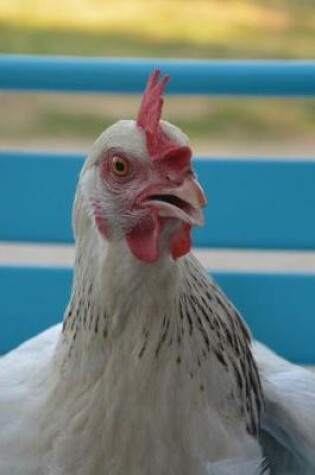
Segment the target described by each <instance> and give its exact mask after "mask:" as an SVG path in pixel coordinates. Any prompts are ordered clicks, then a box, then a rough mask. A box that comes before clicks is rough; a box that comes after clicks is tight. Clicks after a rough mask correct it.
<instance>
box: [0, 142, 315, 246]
mask: <svg viewBox="0 0 315 475" xmlns="http://www.w3.org/2000/svg"><path fill="white" fill-rule="evenodd" d="M83 160H84V157H83V156H81V155H55V154H47V153H44V152H43V153H32V152H29V153H26V152H12V151H2V152H0V202H1V203H2V205H1V211H0V240H2V241H12V240H15V241H34V242H42V241H43V242H71V241H72V231H71V225H70V221H71V206H72V200H73V196H74V190H75V184H76V181H77V178H78V175H79V171H80V168H81V166H82V163H83ZM195 168H196V170H197V173H198V175H199V179H200V181H201V183H202V185H203V187H204V189H205V191H206V194H207V197H208V206H207V208H206V210H205V216H206V224H205V227H204V228H202V229H198V230H196V232H194V244H195V245H196V246H203V247H223V248H224V247H225V248H253V249H255V248H256V249H257V248H261V249H304V250H313V249H315V220H314V209H315V193H314V183H315V161H302V160H300V161H298V160H297V161H292V160H289V161H286V160H275V161H271V160H268V161H264V160H259V159H244V160H228V159H224V158H213V159H211V160H205V159H196V160H195Z"/></svg>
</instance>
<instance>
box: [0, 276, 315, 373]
mask: <svg viewBox="0 0 315 475" xmlns="http://www.w3.org/2000/svg"><path fill="white" fill-rule="evenodd" d="M214 276H215V278H216V279H217V281H218V282H219V283H220V285H221V286H222V287H223V289H224V290H225V291H226V292H227V294H228V295H229V297H230V298H231V299H232V301H233V302H234V303H235V304H236V306H237V307H238V308H239V309H240V311H241V312H242V314H243V316H244V318H245V319H246V321H247V322H248V324H249V326H250V328H251V330H252V331H253V333H254V335H255V337H256V338H258V339H259V340H261V341H263V342H265V343H267V344H268V345H270V346H271V347H272V348H274V349H275V350H277V351H279V352H280V353H281V354H282V355H284V356H286V357H288V358H290V359H292V360H293V361H297V362H301V363H306V364H308V363H313V364H314V363H315V346H314V335H315V318H314V295H315V274H291V275H288V274H280V273H279V274H268V273H252V272H247V273H237V272H233V273H229V272H215V273H214ZM71 277H72V271H71V269H69V268H59V269H57V268H43V267H42V268H33V267H0V288H1V315H0V319H1V333H0V352H1V353H3V352H6V351H8V350H9V349H12V348H14V347H15V346H16V345H17V344H19V343H21V342H22V341H24V340H26V339H28V338H30V337H31V336H33V335H35V334H37V333H38V332H40V331H42V330H44V329H45V328H47V327H49V326H50V325H52V324H54V323H56V322H58V321H60V320H61V319H62V317H63V313H64V310H65V307H66V304H67V301H68V298H69V295H70V286H71Z"/></svg>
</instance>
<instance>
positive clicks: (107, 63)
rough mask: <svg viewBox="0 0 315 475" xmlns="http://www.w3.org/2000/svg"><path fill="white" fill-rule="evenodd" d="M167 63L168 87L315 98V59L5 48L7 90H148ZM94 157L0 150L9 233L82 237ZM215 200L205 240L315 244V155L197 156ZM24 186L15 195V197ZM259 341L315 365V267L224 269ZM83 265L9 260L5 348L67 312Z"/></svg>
mask: <svg viewBox="0 0 315 475" xmlns="http://www.w3.org/2000/svg"><path fill="white" fill-rule="evenodd" d="M156 67H159V68H160V69H162V71H165V72H167V73H169V74H171V75H172V81H171V82H170V85H169V88H168V89H167V93H170V94H223V95H259V96H261V95H271V96H279V95H281V96H283V95H289V96H313V95H315V62H299V61H292V62H273V61H269V62H268V61H262V62H258V61H255V62H254V61H253V62H246V61H245V62H237V61H221V62H220V61H159V60H151V61H136V60H96V59H95V60H92V59H90V60H88V59H70V58H46V57H41V58H37V57H27V56H26V57H24V56H23V57H16V56H6V55H4V56H2V57H1V56H0V89H6V90H8V89H13V90H37V91H39V90H41V91H42V90H44V91H68V92H96V91H97V92H115V93H117V92H119V93H126V94H127V93H135V92H141V91H142V89H143V85H144V83H145V80H146V77H147V75H148V74H149V73H150V72H151V70H152V69H153V68H156ZM83 160H84V157H83V156H81V155H73V154H72V155H71V154H54V153H48V152H26V151H22V152H17V151H10V150H2V151H0V200H1V201H0V202H1V203H2V207H1V211H0V241H1V240H2V241H23V242H25V241H28V242H37V243H38V242H46V243H65V242H66V243H68V242H72V231H71V225H70V222H71V206H72V200H73V195H74V190H75V186H76V181H77V178H78V174H79V171H80V168H81V166H82V163H83ZM195 167H196V169H197V173H198V175H199V178H200V181H201V183H202V185H203V187H204V189H205V191H206V194H207V196H208V202H209V205H208V207H207V209H206V213H205V214H206V225H205V227H204V228H203V229H200V230H197V231H196V232H195V233H194V244H195V246H199V247H212V248H213V247H218V248H243V249H279V250H281V249H286V250H291V249H292V250H315V220H314V210H315V193H314V188H315V162H314V161H305V160H302V159H298V158H297V159H296V160H292V159H290V160H285V159H280V158H278V159H275V160H264V159H263V157H260V158H257V157H256V158H244V159H233V160H231V159H229V158H228V157H227V158H216V157H208V158H205V157H202V158H201V157H199V158H198V157H196V159H195ZM12 190H14V193H12ZM215 277H216V278H217V280H218V281H219V283H220V284H221V285H222V287H223V288H224V290H225V291H226V292H227V293H228V294H229V296H230V297H231V298H232V300H233V301H234V302H235V303H236V305H237V306H238V307H239V309H240V310H241V312H242V313H243V315H244V317H245V319H246V320H247V321H248V323H249V325H250V327H251V329H252V331H253V333H254V335H255V337H257V338H259V339H261V340H262V341H265V342H266V343H268V344H269V345H271V346H272V347H273V348H275V349H276V350H278V351H280V352H281V353H282V354H284V355H285V356H287V357H289V358H291V359H293V360H295V361H300V362H303V363H315V345H314V343H313V340H314V336H315V318H314V317H315V310H314V308H313V299H314V296H315V273H314V274H313V273H300V274H296V273H290V274H284V273H280V272H279V273H266V272H264V273H262V272H256V273H255V272H250V273H249V272H241V271H240V272H235V271H234V272H216V273H215ZM70 285H71V269H66V268H54V267H31V266H28V267H23V266H10V267H9V266H4V265H2V266H0V288H1V314H0V318H1V329H2V331H1V335H0V352H5V351H7V350H9V349H11V348H13V347H14V346H15V345H16V344H18V343H20V342H21V341H23V340H24V339H26V338H28V337H30V336H32V335H34V334H36V333H37V332H39V331H40V330H42V329H44V328H46V327H47V326H48V325H51V324H53V323H55V322H56V321H59V320H61V318H62V315H63V311H64V309H65V306H66V302H67V299H68V297H69V291H70Z"/></svg>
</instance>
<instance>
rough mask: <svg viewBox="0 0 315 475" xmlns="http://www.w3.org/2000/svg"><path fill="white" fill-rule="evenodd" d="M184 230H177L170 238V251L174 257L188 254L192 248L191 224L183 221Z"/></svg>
mask: <svg viewBox="0 0 315 475" xmlns="http://www.w3.org/2000/svg"><path fill="white" fill-rule="evenodd" d="M181 226H182V230H181V231H177V232H176V234H175V235H174V236H173V237H172V238H171V240H170V252H171V256H172V258H173V259H178V258H179V257H181V256H184V255H185V254H187V252H189V251H190V249H191V236H190V232H191V225H190V224H188V223H181Z"/></svg>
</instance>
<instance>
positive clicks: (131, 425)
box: [0, 81, 315, 475]
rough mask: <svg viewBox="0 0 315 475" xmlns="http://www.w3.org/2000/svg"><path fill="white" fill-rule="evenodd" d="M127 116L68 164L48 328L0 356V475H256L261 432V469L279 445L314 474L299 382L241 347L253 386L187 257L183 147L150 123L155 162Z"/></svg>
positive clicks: (314, 437) (192, 219)
mask: <svg viewBox="0 0 315 475" xmlns="http://www.w3.org/2000/svg"><path fill="white" fill-rule="evenodd" d="M153 82H154V81H153ZM160 106H161V105H160ZM158 118H159V117H158ZM140 122H141V121H140V120H138V122H137V123H135V122H134V121H121V122H119V123H117V124H115V125H114V126H113V127H111V128H109V129H108V130H107V131H105V132H104V133H103V134H102V136H101V137H100V138H99V139H98V140H97V142H96V144H95V146H94V147H93V149H92V151H91V154H90V155H89V157H88V159H87V161H86V163H85V165H84V168H83V170H82V173H81V176H80V180H79V185H78V189H77V193H76V198H75V205H74V215H73V216H74V230H75V237H76V260H75V270H74V282H73V289H72V295H71V299H70V302H69V306H68V308H67V311H66V314H65V319H64V323H63V326H62V327H61V326H59V325H57V326H56V327H53V328H51V329H49V330H47V331H46V332H44V333H43V334H41V335H39V336H37V337H35V338H34V339H32V340H30V341H29V342H27V343H25V344H24V345H22V346H21V347H19V348H18V349H17V350H15V351H13V352H12V353H9V354H8V355H7V356H5V357H3V358H2V360H1V362H0V387H1V391H0V473H1V475H61V474H62V475H127V474H128V475H141V474H145V475H148V474H152V475H162V474H163V475H164V474H165V475H175V474H176V475H178V474H181V475H185V474H187V475H232V474H233V475H238V474H240V475H241V474H242V475H260V474H262V473H267V465H266V463H265V461H264V451H263V447H262V445H261V444H262V441H261V439H260V431H261V428H262V429H263V430H264V431H265V432H266V433H268V434H269V435H268V436H266V437H267V438H268V440H267V441H266V448H267V449H268V448H269V449H270V447H271V449H272V450H273V453H272V456H274V457H276V458H277V457H278V459H277V460H276V459H275V460H271V466H272V465H273V464H275V467H276V470H274V471H272V472H271V473H275V474H277V475H278V474H282V473H283V471H282V467H281V466H280V465H281V463H282V459H281V460H280V459H279V453H280V451H281V450H282V449H280V445H279V443H282V444H283V445H284V446H285V447H286V449H284V452H281V454H282V455H283V454H285V456H286V457H287V460H289V462H285V463H292V464H293V465H294V464H296V461H294V458H295V459H296V460H297V459H298V460H299V462H301V463H302V466H304V468H301V469H300V468H299V470H302V471H300V474H301V475H302V474H303V475H305V474H306V471H303V470H306V468H307V470H310V472H309V473H315V423H314V416H315V396H314V389H315V378H314V376H313V374H312V373H310V372H307V371H306V370H303V369H301V368H297V367H296V366H292V365H290V364H289V363H287V362H284V361H283V360H281V359H279V358H278V357H276V356H275V355H274V354H272V353H271V352H269V350H267V349H264V347H262V346H259V345H258V344H255V347H254V354H255V358H256V361H257V362H258V368H259V373H260V375H261V380H262V388H261V382H260V377H259V374H258V371H257V367H256V364H255V361H254V359H253V356H252V350H251V339H250V336H249V333H248V331H247V329H246V327H245V325H244V323H243V322H242V320H241V318H240V316H239V314H238V312H237V310H236V309H235V308H234V307H233V305H232V304H231V303H230V302H229V301H228V299H227V298H226V297H225V296H224V295H223V294H222V292H221V291H220V289H219V288H218V287H217V286H216V284H215V283H214V282H212V281H211V280H210V279H209V278H208V276H207V273H206V271H205V270H204V269H203V268H202V266H201V265H200V263H199V262H198V261H197V260H196V259H195V258H194V256H193V255H192V254H191V253H189V252H188V251H189V247H190V240H189V231H190V227H191V225H193V224H197V223H200V222H201V220H202V217H201V214H200V209H199V208H200V207H201V206H202V204H203V202H204V198H203V195H202V191H201V189H200V187H199V185H198V183H197V182H196V179H195V177H194V175H193V174H192V172H191V169H190V166H189V159H190V156H189V154H188V151H189V149H188V141H187V137H186V136H185V135H184V134H183V133H182V132H181V131H180V130H179V129H176V128H175V127H174V126H171V125H170V124H168V123H166V122H159V121H157V127H159V129H158V133H157V132H156V133H157V134H158V139H157V144H159V143H162V145H161V147H162V149H163V150H162V152H163V153H162V152H161V149H158V148H157V144H155V147H156V148H155V149H153V145H152V143H153V142H152V137H151V138H150V135H149V133H148V131H147V130H146V129H145V130H143V125H141V126H140V125H139V124H140ZM141 123H142V122H141ZM150 126H151V125H150ZM151 132H152V130H151V129H150V133H151ZM148 137H149V138H148ZM149 140H151V142H149ZM165 144H166V145H165ZM163 147H164V148H163ZM148 149H149V151H148ZM152 150H155V152H154V153H156V154H157V150H160V152H161V155H162V158H160V157H155V158H154V157H153V158H154V160H156V161H154V160H153V158H152V154H153V152H152ZM160 152H159V153H160ZM117 157H118V160H117ZM179 161H181V166H175V167H174V163H175V165H176V164H178V163H179ZM117 163H118V165H117ZM115 167H116V168H115ZM144 191H145V193H144ZM185 254H186V255H185ZM262 389H263V392H264V396H265V399H266V404H265V407H266V411H265V412H264V410H263V407H264V403H263V394H262ZM297 414H298V416H297ZM276 440H278V442H276ZM263 443H264V442H263ZM277 454H278V455H277ZM303 464H304V465H303ZM293 465H292V466H293ZM297 467H298V465H297Z"/></svg>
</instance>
